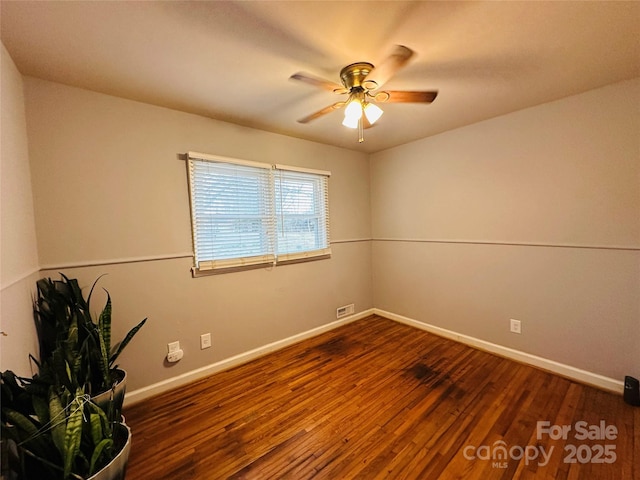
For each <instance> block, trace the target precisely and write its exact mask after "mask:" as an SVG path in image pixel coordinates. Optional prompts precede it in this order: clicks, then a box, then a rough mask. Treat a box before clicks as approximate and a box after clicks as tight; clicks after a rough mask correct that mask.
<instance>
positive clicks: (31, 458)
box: [1, 368, 131, 480]
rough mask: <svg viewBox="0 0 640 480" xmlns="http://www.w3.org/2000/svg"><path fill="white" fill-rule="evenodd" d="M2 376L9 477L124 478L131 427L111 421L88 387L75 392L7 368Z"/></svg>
mask: <svg viewBox="0 0 640 480" xmlns="http://www.w3.org/2000/svg"><path fill="white" fill-rule="evenodd" d="M45 369H46V368H45ZM1 379H2V398H1V401H2V410H1V411H2V414H1V428H2V438H3V441H5V442H6V443H7V450H8V455H7V460H8V463H9V466H8V471H10V472H12V474H13V475H14V476H12V477H11V478H16V477H15V476H17V479H19V480H29V479H31V480H33V479H39V480H123V479H124V477H125V473H126V464H127V460H128V456H129V451H130V448H131V431H130V429H129V427H128V426H127V425H126V424H124V423H120V422H112V421H111V420H109V418H108V417H107V415H106V414H105V412H104V411H103V410H102V409H101V408H100V407H99V406H98V405H96V404H95V403H94V402H92V401H91V399H90V397H89V395H88V394H87V393H86V391H85V390H84V389H82V388H78V389H77V390H76V391H75V392H71V391H70V390H68V388H67V387H66V386H65V385H58V386H56V385H50V384H48V383H46V382H44V381H42V380H40V379H38V378H35V377H34V378H32V379H26V378H18V377H16V375H15V374H14V373H13V372H11V371H9V370H7V371H6V372H3V373H2V374H1Z"/></svg>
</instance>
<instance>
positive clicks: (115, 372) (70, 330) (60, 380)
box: [31, 274, 147, 420]
mask: <svg viewBox="0 0 640 480" xmlns="http://www.w3.org/2000/svg"><path fill="white" fill-rule="evenodd" d="M99 280H100V277H99V278H98V279H97V280H96V281H95V282H94V283H93V285H92V287H91V290H90V291H89V295H88V296H87V299H86V300H85V298H84V296H83V294H82V290H81V288H80V286H79V284H78V281H77V280H76V279H70V278H68V277H66V276H65V275H62V274H61V280H52V279H50V278H43V279H41V280H38V282H37V283H36V285H37V297H36V299H35V301H34V316H35V322H36V331H37V335H38V343H39V349H40V352H39V354H40V358H39V360H36V359H35V358H33V357H31V358H32V360H33V361H34V362H35V363H36V364H37V366H38V368H39V371H40V376H41V380H43V381H46V382H48V383H50V384H56V385H64V386H65V387H66V388H67V389H68V391H70V392H75V391H77V389H78V388H81V389H83V390H84V391H85V392H86V393H88V394H89V395H90V396H91V397H93V399H94V402H96V403H98V405H100V406H101V408H103V409H104V410H105V411H107V413H108V415H109V418H110V419H111V420H117V419H118V418H119V416H120V411H121V409H122V403H123V401H124V394H125V388H126V372H125V371H124V370H121V369H119V368H118V365H117V364H116V360H117V359H118V357H119V356H120V354H121V353H122V351H123V350H124V348H125V347H126V346H127V345H128V344H129V342H131V340H132V339H133V337H134V336H135V335H136V333H138V331H139V330H140V329H141V328H142V326H143V325H144V324H145V322H146V320H147V319H146V318H145V319H144V320H142V321H141V322H140V323H138V324H137V325H136V326H135V327H133V328H132V329H131V330H130V331H129V332H128V333H127V334H126V335H125V337H124V339H123V340H122V341H120V342H119V343H117V344H115V345H112V342H111V296H110V295H109V292H106V290H105V292H106V294H107V300H106V304H105V305H104V307H103V309H102V311H101V313H100V314H99V315H98V318H97V319H96V320H94V318H93V316H92V314H91V311H90V308H91V298H92V295H93V292H94V289H95V287H96V285H97V283H98V281H99Z"/></svg>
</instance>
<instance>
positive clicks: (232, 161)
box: [186, 152, 331, 277]
mask: <svg viewBox="0 0 640 480" xmlns="http://www.w3.org/2000/svg"><path fill="white" fill-rule="evenodd" d="M186 157H187V158H186V159H187V162H186V164H187V182H188V188H189V209H190V218H191V238H192V248H193V261H194V265H193V267H192V268H191V271H192V275H193V276H194V277H199V276H203V275H211V274H218V273H228V272H235V271H241V270H247V269H253V268H264V267H271V266H278V265H285V264H290V263H298V262H305V261H313V260H320V259H325V258H330V257H331V243H330V237H329V233H330V232H329V186H328V184H329V181H328V180H329V177H330V175H331V172H328V171H325V170H315V169H310V168H304V167H296V166H290V165H283V164H267V163H261V162H254V161H250V160H241V159H236V158H230V157H223V156H218V155H210V154H205V153H200V152H188V153H187V155H186ZM203 162H204V163H203ZM196 164H197V165H200V166H204V165H205V164H216V165H217V166H218V167H220V169H221V170H224V169H225V168H227V167H228V168H229V169H234V168H237V169H238V170H239V171H240V174H242V173H241V171H242V170H243V167H251V168H253V169H262V170H264V171H265V172H267V173H266V177H265V178H268V183H269V185H268V194H267V196H266V197H265V198H258V199H257V200H256V201H258V202H259V203H260V202H267V204H266V205H262V204H261V203H260V206H262V207H265V206H266V209H267V211H269V212H270V221H268V222H266V223H265V222H262V223H261V225H262V228H263V230H262V231H261V235H266V237H267V238H268V245H269V246H270V248H271V250H270V251H269V252H267V253H264V252H263V253H261V254H259V255H257V256H252V255H247V256H239V257H233V258H199V252H200V251H201V250H203V249H205V250H206V248H205V246H203V245H199V242H198V238H202V237H199V233H200V232H199V228H202V224H203V222H202V221H200V220H199V218H201V217H199V215H201V212H198V211H197V205H198V202H197V199H196V196H197V194H198V192H197V191H196V190H197V188H196V182H197V181H200V182H202V179H200V180H198V179H196V178H194V176H195V175H196V174H197V173H198V172H196V170H197V168H196V166H195V165H196ZM214 168H215V167H214ZM245 171H246V170H245ZM257 171H258V170H256V172H257ZM220 175H222V174H220ZM257 175H260V174H257ZM247 178H249V174H247ZM283 178H286V180H287V181H291V180H292V179H293V182H294V183H295V179H296V178H299V179H300V180H301V182H303V183H304V182H308V183H309V184H310V185H311V188H312V195H311V196H312V197H313V200H312V205H313V209H314V211H313V213H312V214H309V215H307V216H308V217H313V220H314V222H312V223H313V224H314V225H315V230H316V233H315V234H316V235H319V237H318V238H317V239H316V243H315V244H314V248H313V249H303V250H295V249H294V250H291V249H288V250H289V251H286V252H282V253H279V247H280V245H279V240H280V243H282V240H281V234H284V235H285V236H286V234H293V235H294V238H295V236H296V233H302V235H301V237H302V241H304V232H296V231H295V229H293V230H286V229H285V228H282V229H281V228H280V223H282V225H285V222H284V219H285V218H286V217H288V215H285V214H284V213H283V212H282V207H280V217H281V218H280V219H279V218H277V217H278V213H277V211H278V208H277V206H276V200H277V197H278V194H277V192H278V191H279V192H280V195H282V183H280V185H277V182H278V181H280V182H282V179H283ZM303 190H305V189H304V188H302V187H301V191H303ZM305 193H306V197H309V190H308V188H307V189H306V192H305ZM198 198H200V197H198ZM280 199H282V197H280ZM294 200H295V198H294ZM299 200H302V201H305V200H306V198H305V194H304V193H303V194H302V195H301V196H300V198H299ZM294 206H295V205H294ZM258 210H261V208H258ZM281 220H282V222H281ZM212 223H213V222H212ZM265 225H266V226H265ZM312 231H313V229H312ZM298 236H299V237H300V235H298ZM213 244H214V242H213V241H211V242H210V249H211V248H212V247H213ZM315 247H317V248H315ZM212 256H213V255H212Z"/></svg>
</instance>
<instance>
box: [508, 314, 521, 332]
mask: <svg viewBox="0 0 640 480" xmlns="http://www.w3.org/2000/svg"><path fill="white" fill-rule="evenodd" d="M511 332H513V333H522V328H521V324H520V320H514V319H513V318H512V319H511Z"/></svg>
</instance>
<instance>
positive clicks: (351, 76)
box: [340, 62, 373, 90]
mask: <svg viewBox="0 0 640 480" xmlns="http://www.w3.org/2000/svg"><path fill="white" fill-rule="evenodd" d="M371 70H373V65H372V64H371V63H368V62H358V63H352V64H351V65H347V66H346V67H344V68H343V69H342V70H340V78H341V79H342V83H343V84H344V86H345V87H347V88H348V89H349V90H351V89H352V88H354V87H361V88H362V82H363V81H364V79H365V78H366V77H367V75H369V72H371Z"/></svg>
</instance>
